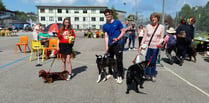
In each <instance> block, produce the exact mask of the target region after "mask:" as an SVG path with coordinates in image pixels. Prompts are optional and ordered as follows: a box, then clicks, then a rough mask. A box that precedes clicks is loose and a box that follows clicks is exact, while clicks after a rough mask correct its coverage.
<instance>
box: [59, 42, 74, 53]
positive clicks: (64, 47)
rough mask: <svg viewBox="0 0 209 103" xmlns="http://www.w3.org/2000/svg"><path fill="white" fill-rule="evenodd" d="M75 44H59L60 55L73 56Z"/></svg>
mask: <svg viewBox="0 0 209 103" xmlns="http://www.w3.org/2000/svg"><path fill="white" fill-rule="evenodd" d="M72 51H73V44H69V43H59V53H60V54H65V55H67V54H72Z"/></svg>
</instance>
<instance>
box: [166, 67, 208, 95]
mask: <svg viewBox="0 0 209 103" xmlns="http://www.w3.org/2000/svg"><path fill="white" fill-rule="evenodd" d="M164 68H165V69H166V70H167V71H169V72H170V73H172V74H173V75H175V76H176V77H178V78H179V79H181V80H183V81H184V82H186V83H187V84H188V85H190V86H191V87H193V88H195V89H197V90H198V91H200V92H201V93H203V94H204V95H206V96H208V97H209V94H208V93H207V92H205V91H203V90H202V89H200V88H199V87H197V86H196V85H194V84H192V83H190V82H189V81H188V80H186V79H184V78H183V77H181V76H180V75H178V74H176V73H175V72H174V71H172V70H170V69H168V68H167V67H165V66H164Z"/></svg>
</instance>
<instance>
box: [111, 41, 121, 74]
mask: <svg viewBox="0 0 209 103" xmlns="http://www.w3.org/2000/svg"><path fill="white" fill-rule="evenodd" d="M122 48H123V44H117V43H114V44H112V45H110V46H109V49H108V53H110V57H111V58H114V56H116V61H117V68H118V76H122V77H123V74H124V73H123V49H122ZM110 69H111V68H109V73H110V74H111V71H112V70H110Z"/></svg>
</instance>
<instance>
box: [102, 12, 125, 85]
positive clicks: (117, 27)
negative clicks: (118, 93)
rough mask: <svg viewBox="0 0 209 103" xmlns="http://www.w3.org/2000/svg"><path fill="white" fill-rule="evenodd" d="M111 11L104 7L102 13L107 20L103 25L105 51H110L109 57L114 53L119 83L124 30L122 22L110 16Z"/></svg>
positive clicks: (120, 81) (121, 71) (121, 72)
mask: <svg viewBox="0 0 209 103" xmlns="http://www.w3.org/2000/svg"><path fill="white" fill-rule="evenodd" d="M112 14H113V12H112V10H110V9H105V11H104V15H105V17H106V20H107V22H106V23H105V24H104V25H103V31H104V33H105V47H106V52H108V53H110V57H112V58H114V55H116V60H117V68H118V77H117V83H119V84H121V83H122V82H123V80H122V76H123V41H122V38H123V35H124V34H125V30H124V28H123V25H122V23H121V22H120V21H119V20H114V19H113V16H112ZM111 71H112V70H111V68H109V73H111Z"/></svg>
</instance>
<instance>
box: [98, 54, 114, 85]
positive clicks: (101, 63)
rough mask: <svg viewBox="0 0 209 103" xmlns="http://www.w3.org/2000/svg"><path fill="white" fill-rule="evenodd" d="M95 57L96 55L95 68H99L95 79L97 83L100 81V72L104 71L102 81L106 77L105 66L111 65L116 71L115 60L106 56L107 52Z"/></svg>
mask: <svg viewBox="0 0 209 103" xmlns="http://www.w3.org/2000/svg"><path fill="white" fill-rule="evenodd" d="M96 57H97V59H96V63H97V68H98V70H99V76H98V79H97V83H99V82H100V81H101V77H102V73H104V79H103V81H106V80H107V77H106V75H107V72H106V69H105V67H111V68H112V69H113V70H114V72H117V61H116V60H115V59H113V58H110V57H109V56H108V54H104V56H103V57H102V55H96ZM109 72H110V71H109ZM111 72H112V71H111Z"/></svg>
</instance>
